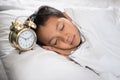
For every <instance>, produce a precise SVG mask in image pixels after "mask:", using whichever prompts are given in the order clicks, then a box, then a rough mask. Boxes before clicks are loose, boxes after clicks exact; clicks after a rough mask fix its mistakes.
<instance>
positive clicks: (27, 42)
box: [18, 30, 36, 49]
mask: <svg viewBox="0 0 120 80" xmlns="http://www.w3.org/2000/svg"><path fill="white" fill-rule="evenodd" d="M35 40H36V39H35V35H34V33H33V32H32V31H30V30H25V31H23V32H22V33H21V34H20V36H19V38H18V43H19V45H20V47H21V48H23V49H28V48H31V47H32V46H33V45H34V42H35Z"/></svg>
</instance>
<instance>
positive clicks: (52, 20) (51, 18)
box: [45, 17, 59, 26]
mask: <svg viewBox="0 0 120 80" xmlns="http://www.w3.org/2000/svg"><path fill="white" fill-rule="evenodd" d="M58 19H59V18H57V17H50V18H49V19H48V20H47V21H46V23H45V25H46V26H47V25H52V24H55V23H57V22H58Z"/></svg>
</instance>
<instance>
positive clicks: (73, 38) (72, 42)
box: [71, 35, 75, 45]
mask: <svg viewBox="0 0 120 80" xmlns="http://www.w3.org/2000/svg"><path fill="white" fill-rule="evenodd" d="M74 43H75V35H73V37H72V40H71V45H73V44H74Z"/></svg>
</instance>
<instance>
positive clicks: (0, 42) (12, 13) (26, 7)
mask: <svg viewBox="0 0 120 80" xmlns="http://www.w3.org/2000/svg"><path fill="white" fill-rule="evenodd" d="M13 4H14V5H13ZM119 4H120V1H119V0H99V1H98V0H76V1H74V0H71V1H68V2H66V1H65V0H0V80H105V79H101V78H100V77H99V76H97V75H96V74H94V73H93V72H91V71H90V70H88V69H85V68H82V67H80V66H79V65H78V64H76V63H74V62H71V61H69V60H68V59H66V58H65V57H63V56H61V55H59V54H56V53H55V52H52V51H48V50H45V49H43V48H41V47H40V46H38V45H36V46H35V48H34V49H33V50H30V51H27V52H23V53H22V54H19V52H18V50H16V49H15V48H13V47H12V46H11V45H10V43H9V40H8V34H9V32H10V30H9V27H10V25H11V22H12V21H14V20H15V19H16V17H18V16H30V15H31V14H32V13H34V12H35V11H36V10H37V8H38V7H39V6H41V5H49V6H52V7H55V8H57V9H59V10H61V11H64V10H66V11H67V12H68V14H69V15H72V14H73V12H71V11H72V10H71V8H73V9H75V10H76V9H78V8H79V10H80V11H81V12H82V11H83V13H84V11H85V10H87V11H88V13H89V11H91V10H92V11H104V10H110V11H108V12H109V13H108V14H109V15H110V20H111V24H113V25H114V24H115V25H116V29H117V30H118V31H120V27H119V26H120V5H119ZM105 15H107V13H106V14H105ZM81 17H82V16H81ZM83 21H84V20H83ZM98 21H99V20H98ZM110 80H114V79H110Z"/></svg>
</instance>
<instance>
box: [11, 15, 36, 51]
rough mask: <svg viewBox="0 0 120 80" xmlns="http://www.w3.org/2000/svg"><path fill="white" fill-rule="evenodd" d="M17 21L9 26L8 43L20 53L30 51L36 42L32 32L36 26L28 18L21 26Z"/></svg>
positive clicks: (34, 34)
mask: <svg viewBox="0 0 120 80" xmlns="http://www.w3.org/2000/svg"><path fill="white" fill-rule="evenodd" d="M18 18H20V17H18ZM18 18H17V19H18ZM17 19H16V20H15V22H12V25H11V26H10V33H9V42H10V44H11V45H12V46H13V47H15V48H17V49H18V50H19V51H20V52H21V51H27V50H31V49H33V48H34V47H35V44H36V40H37V37H36V33H35V32H34V31H33V29H36V25H35V23H34V22H33V21H32V20H30V19H29V18H28V20H27V21H25V23H23V24H22V23H20V22H18V21H17ZM32 28H33V29H32Z"/></svg>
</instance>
